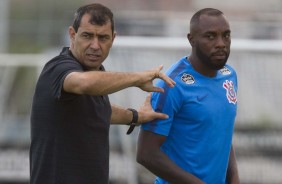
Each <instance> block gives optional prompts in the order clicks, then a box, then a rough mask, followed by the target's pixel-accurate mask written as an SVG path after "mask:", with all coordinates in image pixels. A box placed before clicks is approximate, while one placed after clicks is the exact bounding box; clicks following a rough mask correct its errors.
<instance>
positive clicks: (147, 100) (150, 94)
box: [144, 93, 152, 106]
mask: <svg viewBox="0 0 282 184" xmlns="http://www.w3.org/2000/svg"><path fill="white" fill-rule="evenodd" d="M151 98H152V93H148V95H147V97H146V99H145V102H144V105H145V106H146V105H151Z"/></svg>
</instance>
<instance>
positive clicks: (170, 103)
mask: <svg viewBox="0 0 282 184" xmlns="http://www.w3.org/2000/svg"><path fill="white" fill-rule="evenodd" d="M157 86H159V87H162V88H164V90H165V92H164V93H157V92H154V93H153V95H152V100H151V103H152V107H153V109H154V110H155V111H156V112H161V113H164V114H167V115H168V116H169V118H168V119H164V120H161V119H156V120H154V121H151V122H148V123H145V124H142V126H141V128H142V129H143V130H147V131H151V132H154V133H157V134H160V135H163V136H168V134H169V132H170V129H171V125H172V122H173V118H174V115H175V113H177V112H178V110H179V109H180V106H181V102H182V100H181V98H182V96H181V93H180V92H179V89H178V87H177V85H176V86H175V87H174V88H170V87H168V86H167V85H166V84H165V83H164V82H163V81H159V82H158V83H157Z"/></svg>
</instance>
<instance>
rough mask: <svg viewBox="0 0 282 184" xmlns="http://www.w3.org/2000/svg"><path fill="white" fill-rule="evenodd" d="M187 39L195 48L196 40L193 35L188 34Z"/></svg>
mask: <svg viewBox="0 0 282 184" xmlns="http://www.w3.org/2000/svg"><path fill="white" fill-rule="evenodd" d="M187 39H188V41H189V43H190V45H191V46H192V47H193V46H194V44H195V42H194V38H193V36H192V35H191V33H188V34H187Z"/></svg>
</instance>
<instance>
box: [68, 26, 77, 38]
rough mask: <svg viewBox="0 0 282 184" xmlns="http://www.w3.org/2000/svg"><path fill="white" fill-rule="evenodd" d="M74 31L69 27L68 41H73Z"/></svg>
mask: <svg viewBox="0 0 282 184" xmlns="http://www.w3.org/2000/svg"><path fill="white" fill-rule="evenodd" d="M75 34H76V32H75V30H74V28H73V27H72V26H70V27H69V37H70V40H71V41H73V40H74V37H75Z"/></svg>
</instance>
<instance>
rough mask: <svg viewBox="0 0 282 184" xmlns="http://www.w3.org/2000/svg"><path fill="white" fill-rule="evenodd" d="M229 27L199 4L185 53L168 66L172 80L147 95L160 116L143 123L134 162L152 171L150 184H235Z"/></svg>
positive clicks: (218, 14)
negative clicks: (162, 117)
mask: <svg viewBox="0 0 282 184" xmlns="http://www.w3.org/2000/svg"><path fill="white" fill-rule="evenodd" d="M230 33H231V31H230V27H229V23H228V21H227V20H226V18H225V16H224V15H223V13H222V12H221V11H219V10H216V9H212V8H205V9H202V10H200V11H198V12H197V13H195V14H194V15H193V17H192V19H191V21H190V33H189V34H188V35H187V38H188V40H189V42H190V45H191V47H192V52H191V55H190V56H185V57H183V58H181V59H180V60H179V61H178V62H177V63H175V64H174V65H173V66H171V67H170V69H169V70H168V71H167V75H168V76H170V77H171V78H172V79H173V80H174V81H175V82H176V86H175V87H174V88H169V87H168V86H167V84H165V83H164V82H163V81H159V82H158V84H157V85H158V86H159V87H163V88H164V89H165V92H164V93H153V97H152V104H153V107H154V109H155V110H156V111H157V112H162V113H165V114H168V115H169V118H168V119H165V120H153V121H151V122H149V123H147V124H143V125H142V127H141V130H140V133H139V139H138V150H137V161H138V162H139V163H140V164H142V165H143V166H145V167H146V168H147V169H148V170H150V171H151V172H152V173H154V174H155V175H156V176H157V178H156V181H155V184H168V183H173V184H188V183H193V184H200V183H201V184H202V183H207V184H227V183H228V184H239V183H240V180H239V176H238V169H237V164H236V159H235V152H234V148H233V146H232V135H233V129H234V122H235V117H236V110H237V96H236V93H237V76H236V72H235V70H234V69H233V68H232V67H230V66H229V65H227V64H226V62H227V59H228V57H229V53H230V44H231V37H230Z"/></svg>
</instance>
